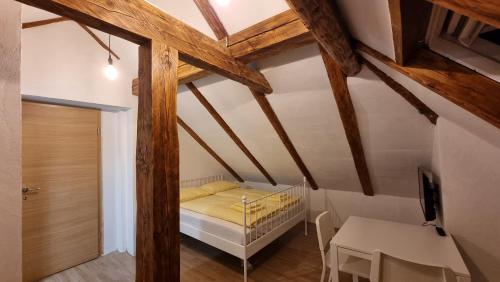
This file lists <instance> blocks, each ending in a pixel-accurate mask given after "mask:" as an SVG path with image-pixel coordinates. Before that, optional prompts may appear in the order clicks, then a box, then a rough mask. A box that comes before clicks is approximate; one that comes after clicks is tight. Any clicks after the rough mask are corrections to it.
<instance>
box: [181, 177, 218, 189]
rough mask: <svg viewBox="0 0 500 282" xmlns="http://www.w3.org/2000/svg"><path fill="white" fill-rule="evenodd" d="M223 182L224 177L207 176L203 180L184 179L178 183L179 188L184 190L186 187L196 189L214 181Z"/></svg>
mask: <svg viewBox="0 0 500 282" xmlns="http://www.w3.org/2000/svg"><path fill="white" fill-rule="evenodd" d="M222 180H224V175H222V174H220V175H213V176H207V177H203V178H196V179H186V180H181V182H180V187H181V188H186V187H198V186H201V185H203V184H207V183H210V182H214V181H222Z"/></svg>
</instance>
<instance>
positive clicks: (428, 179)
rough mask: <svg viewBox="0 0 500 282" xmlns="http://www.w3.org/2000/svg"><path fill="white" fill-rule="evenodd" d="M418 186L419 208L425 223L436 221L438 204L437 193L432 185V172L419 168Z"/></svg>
mask: <svg viewBox="0 0 500 282" xmlns="http://www.w3.org/2000/svg"><path fill="white" fill-rule="evenodd" d="M418 186H419V195H420V206H421V207H422V212H423V213H424V217H425V221H433V220H435V219H436V207H437V205H438V204H439V193H438V191H436V188H435V187H434V185H433V183H432V172H430V171H427V170H425V169H423V168H421V167H419V168H418Z"/></svg>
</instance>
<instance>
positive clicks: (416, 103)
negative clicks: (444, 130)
mask: <svg viewBox="0 0 500 282" xmlns="http://www.w3.org/2000/svg"><path fill="white" fill-rule="evenodd" d="M361 59H362V61H363V63H364V64H365V65H366V66H367V67H368V68H369V69H370V70H371V71H372V72H373V73H375V75H376V76H378V78H380V80H382V81H383V82H384V83H385V84H386V85H387V86H389V87H390V88H391V89H392V90H394V91H396V93H398V94H399V95H400V96H401V97H403V98H404V99H405V100H406V101H407V102H408V103H410V104H411V105H412V106H413V107H415V109H417V111H418V112H419V113H420V114H422V115H424V116H425V117H426V118H427V119H428V120H429V121H430V122H431V123H432V124H436V122H437V119H438V117H439V115H438V114H436V113H435V112H434V111H433V110H432V109H431V108H429V107H428V106H427V105H426V104H424V103H423V102H422V101H420V99H418V98H417V96H415V94H413V93H411V91H410V90H408V89H407V88H406V87H404V86H403V85H401V84H400V83H399V82H397V81H395V80H394V79H392V77H390V76H388V75H387V74H386V73H385V72H383V71H382V70H380V69H379V68H377V67H376V66H375V65H374V64H372V63H371V62H370V61H368V60H367V59H365V58H364V57H361Z"/></svg>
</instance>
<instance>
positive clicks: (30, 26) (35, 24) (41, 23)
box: [23, 17, 70, 29]
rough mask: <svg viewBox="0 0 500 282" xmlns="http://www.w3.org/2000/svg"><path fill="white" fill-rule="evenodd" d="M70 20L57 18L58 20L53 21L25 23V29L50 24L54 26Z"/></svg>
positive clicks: (53, 19)
mask: <svg viewBox="0 0 500 282" xmlns="http://www.w3.org/2000/svg"><path fill="white" fill-rule="evenodd" d="M69 20H70V19H68V18H65V17H57V18H52V19H46V20H39V21H33V22H27V23H23V29H26V28H33V27H39V26H44V25H49V24H53V23H60V22H66V21H69Z"/></svg>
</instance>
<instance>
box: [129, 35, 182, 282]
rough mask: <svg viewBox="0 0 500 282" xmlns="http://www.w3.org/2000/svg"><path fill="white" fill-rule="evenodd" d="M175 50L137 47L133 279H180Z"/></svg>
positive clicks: (160, 46)
mask: <svg viewBox="0 0 500 282" xmlns="http://www.w3.org/2000/svg"><path fill="white" fill-rule="evenodd" d="M177 58H178V53H177V50H175V49H173V48H171V47H167V46H165V45H163V44H162V43H157V42H154V41H153V42H149V43H147V44H144V45H142V46H141V47H140V48H139V79H140V87H139V91H140V92H141V94H140V95H139V106H138V120H137V154H136V164H137V165H136V175H137V179H136V182H137V185H136V189H137V197H136V198H137V233H136V246H137V256H136V260H135V261H136V269H137V271H136V281H180V259H179V257H180V235H179V232H180V231H179V139H178V138H179V137H178V134H177V129H178V128H177V113H176V111H177Z"/></svg>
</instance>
